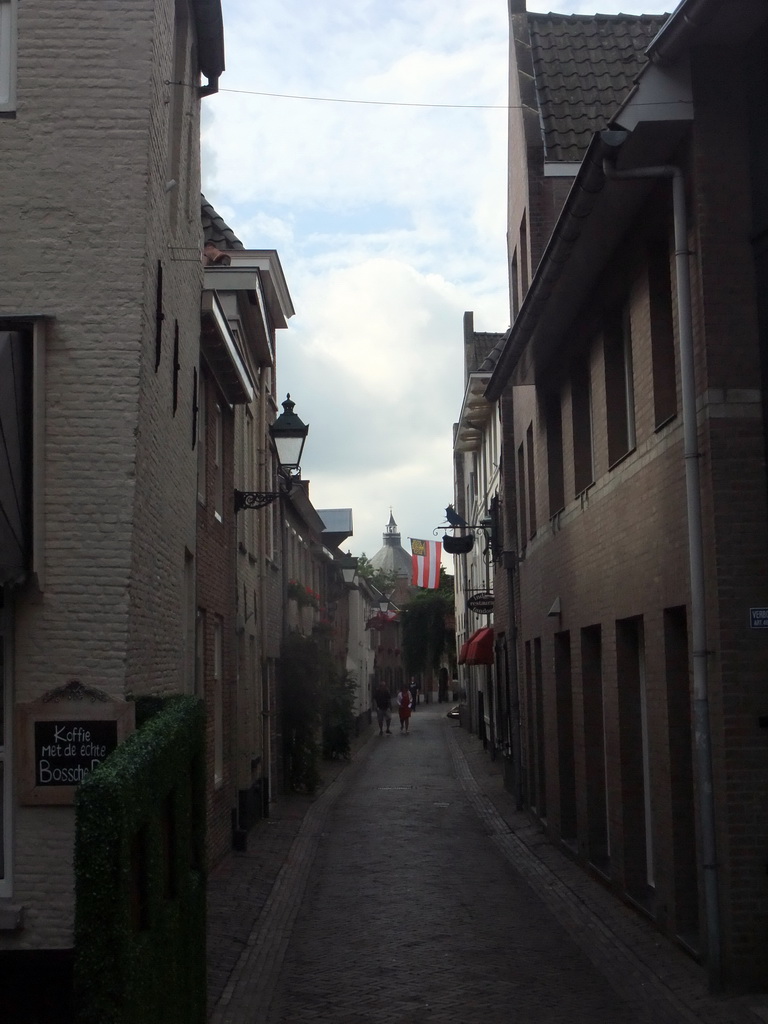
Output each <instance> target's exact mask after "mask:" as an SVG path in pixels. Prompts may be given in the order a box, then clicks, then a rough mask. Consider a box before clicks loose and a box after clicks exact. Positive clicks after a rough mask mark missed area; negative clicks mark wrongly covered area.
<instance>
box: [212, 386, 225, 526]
mask: <svg viewBox="0 0 768 1024" xmlns="http://www.w3.org/2000/svg"><path fill="white" fill-rule="evenodd" d="M213 430H214V436H213V473H214V478H213V511H214V514H215V516H216V518H217V519H219V520H220V519H221V518H222V513H223V509H224V416H223V414H222V411H221V406H220V405H219V403H218V402H217V403H216V406H215V409H214V424H213Z"/></svg>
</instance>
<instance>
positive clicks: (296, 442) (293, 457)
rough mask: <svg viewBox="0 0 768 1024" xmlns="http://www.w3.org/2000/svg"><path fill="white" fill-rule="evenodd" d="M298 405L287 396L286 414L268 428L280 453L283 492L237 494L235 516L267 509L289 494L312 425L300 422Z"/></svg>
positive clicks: (280, 478) (279, 465)
mask: <svg viewBox="0 0 768 1024" xmlns="http://www.w3.org/2000/svg"><path fill="white" fill-rule="evenodd" d="M295 404H296V403H295V402H292V401H291V396H290V395H288V396H287V397H286V399H285V401H284V402H283V411H282V412H281V413H280V415H279V416H278V417H277V419H276V420H275V422H274V423H273V424H272V425H271V426H270V428H269V433H270V436H271V438H272V440H273V442H274V444H275V451H276V452H277V463H278V465H277V473H278V479H279V481H280V488H281V489H280V490H279V491H235V512H236V513H237V512H240V511H241V510H242V509H244V508H264V507H265V506H267V505H270V504H271V503H272V502H273V501H274V500H275V498H277V497H279V496H280V494H287V493H288V492H289V491H290V489H291V482H292V477H295V476H298V475H299V473H300V472H301V455H302V452H303V451H304V442H305V441H306V440H307V434H308V433H309V425H308V424H307V423H304V422H303V421H302V420H301V419H299V417H298V416H297V415H296V413H295V412H294V411H293V409H294V406H295Z"/></svg>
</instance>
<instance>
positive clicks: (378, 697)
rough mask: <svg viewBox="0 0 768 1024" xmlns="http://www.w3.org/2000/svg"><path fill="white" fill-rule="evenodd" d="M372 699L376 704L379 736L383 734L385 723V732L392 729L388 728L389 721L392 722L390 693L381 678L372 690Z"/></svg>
mask: <svg viewBox="0 0 768 1024" xmlns="http://www.w3.org/2000/svg"><path fill="white" fill-rule="evenodd" d="M373 700H374V703H375V704H376V719H377V721H378V723H379V736H383V735H384V724H385V723H386V726H387V732H391V731H392V730H391V729H390V728H389V726H390V723H391V722H392V711H391V708H392V694H391V693H390V692H389V687H388V686H387V684H386V683H385V682H384V680H383V679H382V680H381V682H380V683H379V685H378V686H377V687H376V689H375V690H374V693H373Z"/></svg>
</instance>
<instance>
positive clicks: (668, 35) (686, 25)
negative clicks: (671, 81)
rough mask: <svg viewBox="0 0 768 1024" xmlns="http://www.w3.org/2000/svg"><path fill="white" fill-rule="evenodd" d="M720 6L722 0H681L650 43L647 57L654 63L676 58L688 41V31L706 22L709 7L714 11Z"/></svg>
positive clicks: (663, 62)
mask: <svg viewBox="0 0 768 1024" xmlns="http://www.w3.org/2000/svg"><path fill="white" fill-rule="evenodd" d="M718 6H720V7H721V6H722V4H721V0H681V2H680V3H679V4H678V6H677V7H676V8H675V10H674V11H673V12H672V14H671V15H670V16H669V19H668V20H667V21H666V22H665V23H664V25H662V27H661V29H660V30H659V31H658V32H657V33H656V35H655V36H654V38H653V39H652V40H651V42H650V43H649V45H648V47H647V49H646V51H645V55H646V57H648V59H649V60H652V61H653V62H654V64H666V63H668V62H669V61H672V60H674V59H675V57H677V55H678V53H679V51H680V49H681V47H682V46H684V45H685V44H686V43H687V42H688V38H687V37H688V33H689V32H691V31H692V30H695V29H697V28H700V27H701V26H702V25H703V24H704V23H705V22H706V20H707V18H706V11H707V8H708V7H712V8H713V13H714V11H715V9H716V8H717V7H718Z"/></svg>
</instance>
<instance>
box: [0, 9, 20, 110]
mask: <svg viewBox="0 0 768 1024" xmlns="http://www.w3.org/2000/svg"><path fill="white" fill-rule="evenodd" d="M15 109H16V0H0V114H2V113H9V114H11V115H12V112H13V111H14V110H15Z"/></svg>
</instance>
